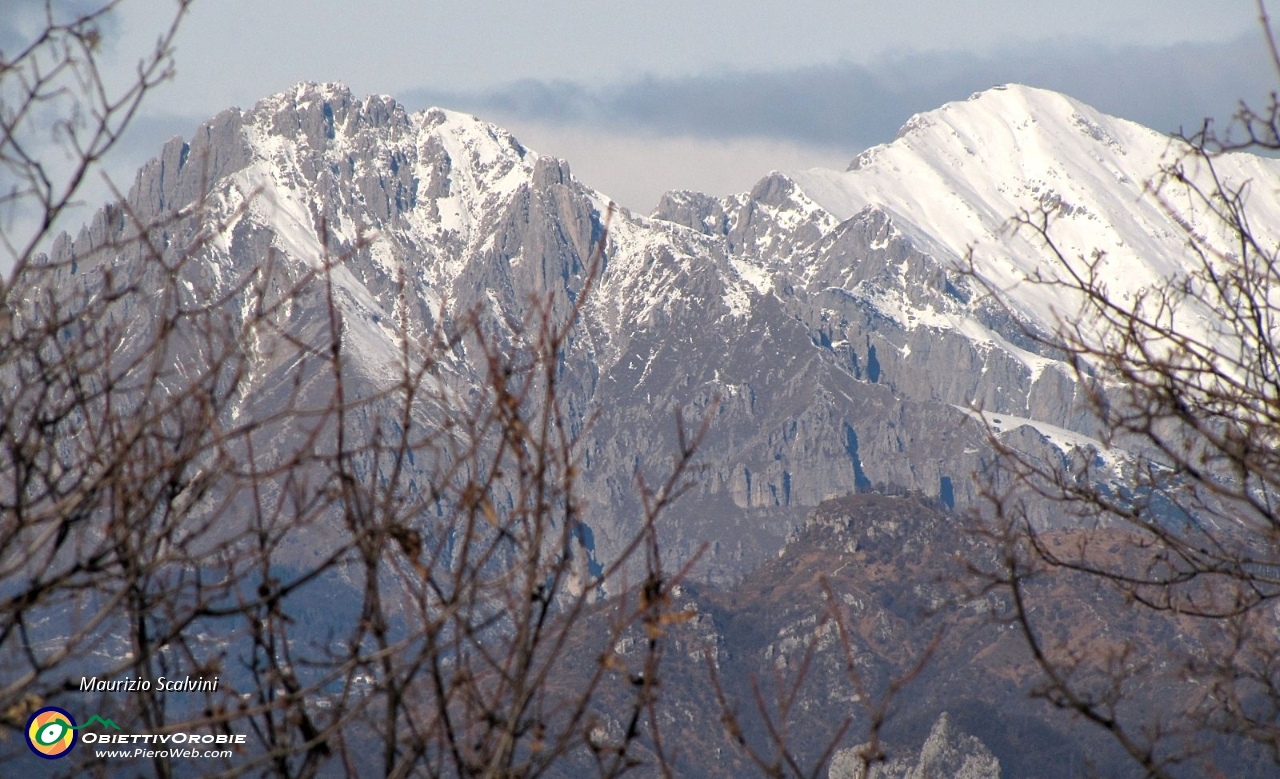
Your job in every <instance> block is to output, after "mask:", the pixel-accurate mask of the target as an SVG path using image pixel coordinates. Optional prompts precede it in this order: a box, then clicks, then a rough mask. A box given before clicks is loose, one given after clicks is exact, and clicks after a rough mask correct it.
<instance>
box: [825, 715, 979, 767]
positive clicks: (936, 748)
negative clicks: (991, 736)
mask: <svg viewBox="0 0 1280 779" xmlns="http://www.w3.org/2000/svg"><path fill="white" fill-rule="evenodd" d="M867 752H868V748H867V747H866V746H861V747H854V748H853V749H843V750H840V751H839V752H837V753H836V754H835V755H834V756H833V757H832V759H831V766H830V768H829V769H828V771H827V776H828V778H829V779H1000V775H1001V774H1000V761H999V760H997V759H996V757H995V755H993V754H991V750H989V749H987V746H986V745H985V744H983V743H982V741H980V740H979V739H977V738H975V737H973V736H970V735H968V734H965V733H962V732H960V730H959V729H957V728H956V726H955V725H954V724H952V722H951V717H950V715H948V714H947V712H945V711H944V712H942V714H941V715H940V716H939V717H938V721H937V722H935V723H934V725H933V730H932V731H931V732H930V733H929V738H928V739H926V740H925V742H924V744H923V745H922V746H921V747H920V752H919V753H918V755H916V756H910V755H901V754H891V755H890V756H889V759H888V760H885V761H883V762H869V761H867V760H866V759H865V757H864V756H865V755H866V754H867ZM868 768H869V769H870V770H868Z"/></svg>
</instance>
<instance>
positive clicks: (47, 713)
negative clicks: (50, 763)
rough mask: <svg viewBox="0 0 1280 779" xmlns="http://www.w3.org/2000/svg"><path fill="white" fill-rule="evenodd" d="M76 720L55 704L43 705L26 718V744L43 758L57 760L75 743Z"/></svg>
mask: <svg viewBox="0 0 1280 779" xmlns="http://www.w3.org/2000/svg"><path fill="white" fill-rule="evenodd" d="M75 727H76V720H75V718H74V717H72V716H71V714H70V713H68V712H66V711H63V710H62V709H59V708H58V707H57V706H45V707H44V708H43V709H40V710H39V711H37V712H36V713H35V714H32V715H31V719H29V720H27V746H29V747H31V751H32V752H35V753H36V754H37V755H39V756H40V757H43V758H44V759H45V760H57V759H58V758H60V757H62V756H63V755H65V754H67V753H68V752H70V751H71V748H72V747H73V746H75V745H76V731H75Z"/></svg>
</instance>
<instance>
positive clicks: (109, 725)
mask: <svg viewBox="0 0 1280 779" xmlns="http://www.w3.org/2000/svg"><path fill="white" fill-rule="evenodd" d="M95 722H97V723H98V724H100V725H102V726H103V727H104V728H112V729H114V730H119V729H120V726H119V725H117V724H116V723H114V722H112V721H111V720H109V719H103V718H102V717H99V716H98V715H97V714H95V715H93V716H92V717H90V718H89V721H88V722H86V723H84V724H83V725H77V726H75V727H74V728H71V729H72V730H82V729H84V728H87V727H89V726H90V725H92V724H93V723H95Z"/></svg>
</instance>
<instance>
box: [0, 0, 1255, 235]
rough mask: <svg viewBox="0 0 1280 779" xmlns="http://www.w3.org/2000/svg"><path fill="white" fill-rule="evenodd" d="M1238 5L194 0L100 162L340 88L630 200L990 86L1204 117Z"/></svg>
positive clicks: (1250, 78)
mask: <svg viewBox="0 0 1280 779" xmlns="http://www.w3.org/2000/svg"><path fill="white" fill-rule="evenodd" d="M79 1H81V0H77V2H79ZM30 2H31V0H0V5H6V6H10V7H12V8H19V7H20V6H22V5H25V4H29V3H30ZM172 8H173V0H126V1H125V4H124V8H123V9H122V12H121V15H120V17H119V19H118V20H117V25H118V26H117V29H116V32H117V33H118V38H115V39H114V40H113V41H111V44H112V48H111V49H110V50H109V51H110V55H111V60H112V64H113V66H114V67H116V68H120V69H122V70H121V72H127V68H128V67H129V66H130V64H131V63H133V62H136V60H137V58H138V56H139V55H140V53H141V52H143V51H144V50H145V49H146V48H147V47H148V46H149V45H151V43H152V42H153V41H154V39H155V36H156V34H157V33H158V31H159V28H160V25H161V23H162V20H164V19H165V18H167V16H168V15H170V14H171V12H172ZM1256 17H1257V9H1256V6H1255V2H1254V0H1128V1H1127V2H1118V1H1117V0H1077V1H1076V2H1070V3H1064V2H1061V0H1051V1H1047V0H994V1H992V2H977V0H898V2H893V3H887V2H884V1H883V0H876V1H875V2H828V1H826V0H791V2H788V3H777V2H758V1H757V0H734V2H728V1H727V0H657V1H654V2H647V3H639V2H631V3H616V2H599V1H598V0H597V1H596V2H583V1H582V0H544V1H543V2H530V3H515V2H504V3H498V2H493V1H492V0H465V1H463V0H449V1H448V2H425V1H424V0H417V1H416V2H404V1H401V2H392V1H391V0H364V1H362V2H358V3H356V2H349V0H306V1H305V2H304V1H303V0H196V3H195V6H194V9H193V11H192V13H191V15H190V18H189V19H188V20H187V22H186V24H185V27H184V28H183V30H182V33H181V37H180V39H179V48H178V54H177V68H178V75H177V77H176V79H175V80H174V81H173V82H172V83H170V84H167V85H165V86H164V87H163V88H162V89H160V90H159V91H157V92H156V93H155V94H154V95H153V97H152V100H151V102H150V103H149V104H147V106H146V110H145V112H144V114H143V115H142V116H141V117H139V120H138V122H137V124H136V126H135V127H134V130H133V132H132V134H131V135H130V136H129V138H128V142H127V144H126V146H125V148H124V149H123V150H122V152H121V154H119V155H117V158H116V159H114V160H113V161H112V172H113V174H114V175H115V177H116V178H117V179H118V180H122V181H123V183H124V186H125V187H126V188H127V185H128V182H129V181H130V180H131V178H132V174H131V170H132V168H134V167H136V165H137V164H138V163H140V162H141V161H142V160H144V159H145V158H146V157H148V156H151V155H153V154H155V153H156V152H158V150H159V148H160V145H161V144H162V143H163V142H164V140H165V139H167V138H168V137H170V136H171V135H175V134H181V135H190V134H191V131H192V130H193V129H194V128H195V126H196V125H197V124H198V123H199V122H200V121H201V120H203V119H205V118H208V117H210V116H212V115H214V114H215V113H217V112H218V111H219V110H221V109H223V108H225V107H227V106H231V105H236V106H240V107H242V108H247V107H249V106H251V105H252V104H253V103H254V102H256V101H257V100H258V99H259V98H261V97H264V96H266V95H268V94H271V93H273V92H276V91H279V90H282V89H286V88H288V87H289V86H291V85H292V84H294V83H296V82H298V81H301V80H312V81H344V82H346V83H347V84H348V85H350V86H351V88H352V89H353V90H354V91H355V92H357V93H360V94H364V93H375V92H376V93H386V94H390V95H392V96H394V97H397V98H399V99H401V100H402V101H404V102H405V103H406V104H408V105H409V106H410V107H411V108H415V109H416V108H423V107H426V106H427V105H431V104H439V105H444V106H446V107H449V108H456V109H461V110H466V111H470V112H472V113H477V114H479V115H480V116H482V117H483V118H485V119H488V120H490V121H494V122H496V123H499V124H502V125H504V126H506V127H508V128H509V129H511V130H512V131H513V132H514V133H515V134H516V135H517V136H518V137H519V138H520V139H521V140H522V141H523V142H524V143H525V144H526V145H527V146H530V147H532V148H534V149H537V150H539V151H543V152H548V153H552V154H556V155H558V156H562V157H565V158H567V159H568V160H569V161H570V162H571V163H572V165H573V168H574V171H575V173H576V174H577V176H578V177H579V178H580V179H582V180H583V181H585V182H587V183H588V184H591V185H592V186H595V187H597V188H598V189H600V190H602V191H604V192H605V193H607V194H609V195H611V196H613V197H615V198H616V199H618V200H619V201H620V202H621V203H623V204H624V205H627V206H629V207H632V208H634V209H636V210H640V211H645V212H647V211H649V210H650V209H651V208H652V207H653V205H654V204H655V203H656V201H657V198H658V196H659V195H660V194H661V193H662V192H663V191H665V190H667V189H674V188H695V189H701V190H704V191H709V192H712V193H714V194H727V193H729V192H732V191H740V190H745V189H747V188H749V187H750V186H751V184H752V183H753V182H754V181H756V180H758V179H759V178H760V177H761V176H763V175H764V174H766V173H767V172H768V171H769V170H771V169H774V168H782V169H787V168H800V167H811V166H814V165H831V166H840V167H843V166H844V164H846V163H847V161H848V160H849V159H850V158H852V157H853V156H854V155H855V154H856V153H857V152H858V151H860V150H861V149H862V148H864V147H866V146H868V145H871V144H874V143H880V142H884V141H887V140H890V139H892V137H893V133H894V130H895V129H896V128H897V127H898V126H900V125H901V124H902V123H903V122H904V121H905V120H906V119H907V118H908V117H909V116H910V115H911V114H912V113H914V112H916V111H921V110H928V109H930V108H934V107H937V106H938V105H940V104H941V103H943V102H945V101H948V100H957V99H963V98H964V97H967V96H968V95H969V94H970V93H972V92H974V91H976V90H980V89H985V88H986V87H989V86H992V85H994V84H998V83H1004V82H1008V81H1020V82H1023V83H1030V84H1034V85H1037V86H1045V87H1049V88H1053V89H1058V90H1060V91H1064V92H1067V93H1069V94H1072V95H1073V96H1075V97H1078V98H1080V99H1082V100H1085V101H1086V102H1089V103H1092V104H1093V105H1095V106H1097V107H1099V108H1101V109H1103V110H1105V111H1108V112H1110V113H1113V114H1117V115H1120V116H1125V117H1128V118H1132V119H1135V120H1138V121H1142V122H1144V123H1146V124H1149V125H1152V126H1155V127H1157V129H1161V130H1175V129H1177V127H1179V126H1180V125H1181V126H1188V127H1190V126H1193V125H1196V124H1198V122H1199V120H1200V119H1201V118H1202V117H1203V116H1205V115H1214V116H1218V117H1221V118H1224V119H1225V118H1226V117H1229V115H1230V113H1231V112H1232V111H1233V110H1234V107H1235V105H1236V101H1237V100H1238V99H1239V98H1247V99H1249V100H1251V101H1253V102H1255V103H1259V104H1260V103H1263V102H1264V101H1265V98H1266V96H1267V93H1268V92H1269V90H1270V89H1272V88H1273V86H1274V85H1275V84H1276V83H1277V78H1276V76H1275V74H1274V73H1273V72H1271V71H1270V70H1269V69H1268V66H1267V63H1266V61H1265V49H1264V48H1263V38H1262V34H1261V32H1260V29H1259V27H1258V23H1257V19H1256ZM12 18H17V14H14V15H13V16H12ZM7 34H9V33H8V32H6V29H5V25H4V22H3V21H0V41H2V40H3V39H4V36H5V35H7Z"/></svg>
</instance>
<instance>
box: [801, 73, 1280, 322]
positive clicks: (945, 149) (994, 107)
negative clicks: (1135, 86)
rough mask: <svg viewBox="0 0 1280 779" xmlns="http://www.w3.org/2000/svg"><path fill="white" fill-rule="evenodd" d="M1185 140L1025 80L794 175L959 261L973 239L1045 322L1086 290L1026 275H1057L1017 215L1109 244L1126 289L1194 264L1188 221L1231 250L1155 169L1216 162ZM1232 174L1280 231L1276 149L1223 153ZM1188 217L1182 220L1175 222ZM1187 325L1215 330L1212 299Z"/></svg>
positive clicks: (1196, 176)
mask: <svg viewBox="0 0 1280 779" xmlns="http://www.w3.org/2000/svg"><path fill="white" fill-rule="evenodd" d="M1187 151H1188V149H1187V147H1186V146H1185V145H1184V144H1182V143H1180V142H1178V141H1175V140H1173V139H1171V138H1169V137H1168V136H1165V135H1162V134H1160V133H1157V132H1155V131H1153V130H1150V129H1148V128H1145V127H1142V126H1141V125H1137V124H1135V123H1133V122H1129V121H1125V120H1122V119H1116V118H1114V117H1110V116H1107V115H1106V114H1103V113H1101V112H1099V111H1097V110H1095V109H1093V108H1091V107H1089V106H1087V105H1085V104H1083V103H1080V102H1078V101H1076V100H1073V99H1071V98H1069V97H1067V96H1065V95H1061V94H1057V93H1054V92H1049V91H1046V90H1041V89H1034V88H1031V87H1025V86H1020V85H1008V86H1003V87H996V88H994V89H991V90H988V91H986V92H981V93H978V94H975V95H973V96H972V97H970V98H969V100H967V101H962V102H955V103H948V104H947V105H945V106H943V107H942V108H940V109H937V110H935V111H930V112H928V113H924V114H919V115H916V116H915V117H912V119H911V120H910V121H908V122H907V123H906V125H904V126H903V128H902V130H901V132H900V134H899V137H898V139H897V140H895V141H894V142H892V143H890V144H887V145H883V146H877V147H874V148H871V149H868V150H867V151H865V152H863V153H862V154H861V155H859V156H858V157H857V158H856V159H855V160H854V162H853V164H852V165H851V166H850V169H849V170H848V171H845V172H838V171H832V170H823V169H814V170H809V171H804V172H799V173H794V174H791V178H792V179H793V180H794V181H795V182H796V183H797V184H798V185H799V187H800V188H801V189H802V190H803V191H804V192H805V193H806V194H807V195H809V196H810V197H812V198H813V199H814V200H815V201H817V202H818V203H819V204H820V205H821V206H822V207H823V208H824V209H826V210H827V211H829V212H830V213H832V214H834V215H835V216H837V217H839V218H841V219H845V218H848V217H850V216H852V215H854V214H855V213H857V212H858V211H860V210H862V209H864V208H867V207H869V206H870V207H875V208H879V209H882V210H884V211H885V212H887V213H889V214H890V215H892V217H893V221H894V224H895V225H896V226H897V227H898V228H899V229H901V230H904V231H907V232H908V233H909V234H910V235H911V237H912V238H913V240H915V241H916V242H918V243H919V244H920V245H921V246H927V247H930V250H931V251H932V252H934V253H936V254H937V255H938V256H940V257H948V258H950V259H951V261H952V262H953V263H956V264H959V263H960V261H961V258H964V257H965V256H966V253H967V252H968V250H970V249H972V251H973V258H974V261H975V270H976V271H977V273H978V274H979V276H980V277H981V278H983V279H984V280H985V281H986V282H987V283H989V284H990V285H992V286H993V287H994V288H995V289H998V290H1000V291H1001V292H1002V293H1003V296H1004V297H1005V299H1006V300H1008V301H1009V302H1010V303H1011V304H1012V306H1013V307H1014V308H1015V309H1016V310H1017V311H1018V312H1019V313H1021V314H1022V315H1024V316H1025V317H1027V318H1028V319H1030V320H1031V321H1032V322H1039V323H1043V324H1046V325H1049V324H1052V323H1055V322H1057V321H1058V320H1059V319H1060V318H1065V319H1067V320H1069V321H1070V320H1072V319H1073V315H1074V314H1075V312H1076V303H1075V301H1073V300H1072V299H1071V298H1069V297H1064V296H1063V295H1062V294H1061V290H1059V289H1054V288H1052V287H1050V286H1047V285H1042V284H1029V283H1026V279H1028V278H1032V277H1034V276H1036V274H1042V275H1045V276H1047V277H1053V276H1054V275H1055V274H1057V275H1058V277H1059V278H1061V277H1062V276H1061V274H1062V272H1063V271H1062V268H1061V267H1060V266H1059V265H1058V264H1057V262H1056V261H1055V260H1054V258H1053V256H1052V254H1051V253H1050V251H1049V250H1048V248H1047V247H1046V245H1045V243H1044V241H1043V240H1042V239H1041V237H1040V236H1039V235H1038V234H1037V233H1035V231H1033V230H1030V229H1028V228H1026V227H1023V228H1021V229H1018V230H1014V229H1013V227H1014V226H1013V225H1012V224H1011V219H1012V218H1013V217H1014V216H1017V215H1019V214H1022V213H1029V214H1032V215H1036V214H1039V213H1040V212H1041V211H1042V210H1048V211H1049V212H1051V214H1052V222H1051V228H1050V235H1051V237H1052V238H1053V240H1054V241H1055V243H1056V244H1057V246H1058V249H1059V250H1060V251H1061V253H1062V255H1063V256H1064V257H1065V258H1067V259H1068V260H1071V261H1073V262H1074V264H1075V266H1076V267H1077V268H1082V267H1083V263H1082V262H1081V261H1080V258H1090V257H1093V256H1094V255H1095V252H1102V253H1103V254H1104V256H1103V258H1102V260H1101V264H1100V267H1099V270H1100V272H1101V275H1102V276H1103V277H1104V278H1106V279H1107V280H1108V288H1109V292H1110V293H1111V294H1112V295H1114V296H1116V297H1117V298H1118V299H1119V300H1122V301H1130V300H1132V299H1133V297H1134V295H1135V294H1136V293H1138V291H1139V290H1141V289H1143V288H1144V287H1147V286H1149V285H1150V284H1151V283H1152V282H1153V281H1155V280H1157V279H1163V278H1170V277H1172V276H1173V275H1175V274H1179V273H1185V272H1186V271H1187V270H1188V261H1189V256H1188V252H1187V248H1186V242H1187V233H1186V229H1185V227H1184V226H1189V227H1190V228H1191V229H1193V230H1195V231H1196V232H1198V233H1201V234H1203V235H1204V236H1205V237H1206V238H1207V239H1208V240H1209V241H1210V243H1211V244H1212V245H1213V246H1215V247H1216V248H1218V249H1220V250H1222V251H1230V250H1231V248H1232V247H1231V244H1230V236H1229V235H1222V234H1221V233H1218V234H1215V233H1214V230H1215V229H1218V228H1219V225H1220V223H1218V222H1217V221H1216V220H1213V219H1209V218H1206V215H1205V214H1204V213H1203V211H1202V209H1197V208H1196V207H1195V206H1196V205H1197V204H1195V203H1194V202H1192V201H1190V199H1188V198H1187V197H1186V194H1185V193H1181V194H1180V193H1179V191H1178V189H1177V187H1175V186H1172V185H1169V184H1164V185H1162V184H1161V182H1160V181H1159V180H1158V179H1157V178H1156V177H1157V175H1158V173H1159V171H1160V170H1161V169H1162V167H1164V166H1167V165H1170V164H1173V163H1175V162H1178V161H1183V164H1184V165H1185V169H1186V172H1187V173H1188V175H1189V177H1191V178H1192V179H1193V180H1198V181H1205V180H1206V176H1207V172H1206V171H1205V170H1204V169H1203V165H1202V163H1200V162H1199V160H1198V159H1197V158H1194V157H1188V155H1187ZM1216 168H1217V172H1218V175H1219V176H1221V177H1222V178H1223V180H1224V181H1225V182H1226V183H1227V184H1228V186H1239V185H1241V184H1244V183H1246V182H1248V186H1249V192H1250V207H1251V210H1252V215H1253V220H1254V223H1255V224H1256V225H1258V226H1259V228H1260V229H1261V230H1262V231H1263V232H1264V237H1266V238H1268V239H1270V242H1272V243H1274V241H1275V239H1276V238H1277V237H1280V230H1278V229H1277V226H1280V161H1277V160H1268V159H1263V158H1260V157H1256V156H1253V155H1244V154H1233V155H1227V156H1224V157H1222V158H1220V159H1218V160H1217V162H1216ZM1179 222H1181V223H1182V224H1179ZM1182 326H1183V327H1185V328H1186V330H1185V332H1187V334H1189V335H1196V336H1199V337H1201V338H1206V339H1209V340H1208V341H1207V342H1208V343H1213V336H1212V335H1211V334H1210V333H1211V331H1212V329H1213V322H1212V316H1211V314H1210V313H1209V312H1207V311H1203V310H1201V311H1196V312H1194V315H1193V318H1192V320H1191V321H1184V322H1183V325H1182Z"/></svg>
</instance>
